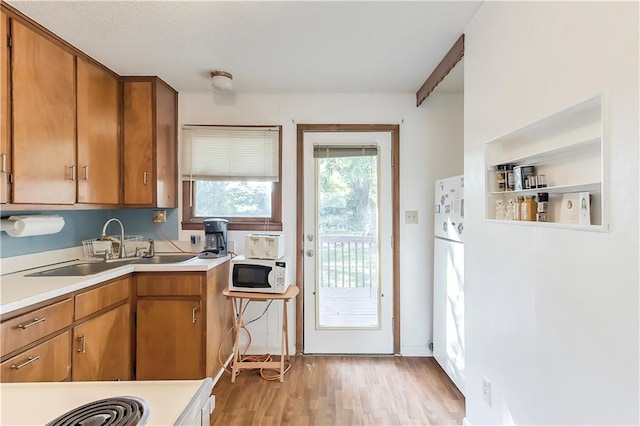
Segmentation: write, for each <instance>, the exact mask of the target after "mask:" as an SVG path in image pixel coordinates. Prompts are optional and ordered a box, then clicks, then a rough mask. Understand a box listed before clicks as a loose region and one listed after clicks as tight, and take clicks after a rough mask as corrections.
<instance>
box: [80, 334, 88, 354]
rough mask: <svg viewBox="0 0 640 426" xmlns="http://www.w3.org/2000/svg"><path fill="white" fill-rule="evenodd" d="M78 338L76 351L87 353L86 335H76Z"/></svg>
mask: <svg viewBox="0 0 640 426" xmlns="http://www.w3.org/2000/svg"><path fill="white" fill-rule="evenodd" d="M78 340H80V347H79V348H78V352H80V353H81V354H86V353H87V336H84V335H82V336H78Z"/></svg>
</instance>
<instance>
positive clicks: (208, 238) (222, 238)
mask: <svg viewBox="0 0 640 426" xmlns="http://www.w3.org/2000/svg"><path fill="white" fill-rule="evenodd" d="M203 222H204V250H202V252H201V253H200V255H199V257H223V256H226V255H227V224H228V223H229V221H228V220H227V219H220V218H211V219H205V220H204V221H203Z"/></svg>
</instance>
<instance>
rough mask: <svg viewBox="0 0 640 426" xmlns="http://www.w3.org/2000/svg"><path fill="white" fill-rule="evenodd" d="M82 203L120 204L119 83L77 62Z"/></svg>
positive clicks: (80, 194)
mask: <svg viewBox="0 0 640 426" xmlns="http://www.w3.org/2000/svg"><path fill="white" fill-rule="evenodd" d="M77 79H78V82H77V88H78V89H77V102H78V103H77V108H78V170H77V172H78V200H77V201H78V203H93V204H117V203H118V202H119V193H120V191H119V188H120V146H119V141H118V80H117V79H116V78H114V77H113V76H112V75H110V74H109V73H107V72H106V71H104V70H102V69H100V68H98V67H97V66H95V65H94V64H91V63H89V62H87V61H85V60H84V59H82V58H79V57H78V59H77Z"/></svg>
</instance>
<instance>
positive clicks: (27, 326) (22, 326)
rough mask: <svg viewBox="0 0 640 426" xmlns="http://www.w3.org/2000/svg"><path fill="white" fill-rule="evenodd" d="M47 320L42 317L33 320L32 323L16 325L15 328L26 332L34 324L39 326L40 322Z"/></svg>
mask: <svg viewBox="0 0 640 426" xmlns="http://www.w3.org/2000/svg"><path fill="white" fill-rule="evenodd" d="M46 320H47V317H42V318H37V317H36V318H34V319H33V321H31V322H30V323H28V324H18V326H17V328H19V329H20V330H26V329H27V328H29V327H33V326H34V325H36V324H40V323H41V322H45V321H46Z"/></svg>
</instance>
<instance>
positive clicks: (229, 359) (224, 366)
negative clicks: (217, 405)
mask: <svg viewBox="0 0 640 426" xmlns="http://www.w3.org/2000/svg"><path fill="white" fill-rule="evenodd" d="M232 360H233V352H232V353H231V354H229V357H228V358H227V360H226V361H225V362H224V365H223V366H222V367H220V370H219V371H218V374H216V377H214V378H213V386H215V385H216V383H218V380H220V377H222V375H223V374H224V370H225V368H226V367H228V366H229V364H231V361H232Z"/></svg>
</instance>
